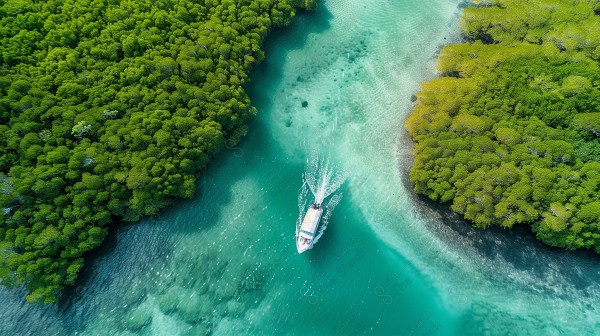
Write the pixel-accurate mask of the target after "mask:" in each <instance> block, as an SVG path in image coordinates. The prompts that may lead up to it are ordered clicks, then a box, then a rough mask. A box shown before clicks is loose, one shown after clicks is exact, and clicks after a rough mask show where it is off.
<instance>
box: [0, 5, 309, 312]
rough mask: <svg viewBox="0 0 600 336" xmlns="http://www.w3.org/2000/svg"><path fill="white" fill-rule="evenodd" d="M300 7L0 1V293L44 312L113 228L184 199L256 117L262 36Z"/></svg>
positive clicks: (190, 194) (289, 18)
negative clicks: (250, 92)
mask: <svg viewBox="0 0 600 336" xmlns="http://www.w3.org/2000/svg"><path fill="white" fill-rule="evenodd" d="M313 1H314V0H197V1H189V0H172V1H151V0H135V1H133V0H129V1H125V0H124V1H120V0H93V1H83V0H48V1H38V0H6V1H1V2H0V4H1V7H0V41H1V42H0V211H1V212H0V253H2V257H1V258H0V277H1V278H2V280H3V283H4V284H8V285H14V284H19V283H25V284H26V286H27V288H28V289H29V290H30V291H31V292H30V294H29V295H28V297H27V299H28V300H29V301H30V302H40V301H43V302H52V301H53V300H55V298H56V295H57V292H58V290H60V289H61V288H62V287H63V286H64V285H66V284H72V283H73V281H74V280H75V278H76V276H77V273H78V271H79V270H80V269H81V267H82V265H83V259H82V255H83V254H84V253H85V252H86V251H90V250H91V249H93V248H94V247H96V246H98V245H99V244H100V242H102V240H103V239H104V237H105V236H106V232H107V228H106V225H107V224H108V223H110V222H111V221H112V220H113V219H114V218H124V219H125V220H136V219H138V218H140V216H143V215H150V214H155V213H156V212H157V211H158V209H160V208H162V207H164V206H165V205H166V204H167V203H168V202H169V200H170V199H172V198H174V197H191V196H192V195H193V194H194V188H195V174H196V173H197V171H198V170H199V169H201V168H202V167H204V166H205V165H206V164H207V162H208V160H209V158H210V157H211V156H212V155H214V154H215V153H217V152H218V151H219V150H220V149H221V148H223V147H224V146H226V145H227V144H229V145H231V144H234V143H236V142H237V141H238V140H239V139H240V137H241V136H243V135H244V134H245V133H246V130H247V123H248V122H249V121H250V120H251V119H252V118H254V116H255V114H256V110H255V109H254V108H253V107H252V106H251V105H250V102H249V99H248V97H247V95H246V93H245V92H244V89H243V86H244V85H245V84H246V83H247V82H248V74H249V72H250V70H251V69H252V67H253V65H255V64H256V62H257V61H260V60H261V59H262V58H263V57H264V56H263V52H262V51H261V49H260V46H261V42H262V40H263V38H264V37H265V36H266V35H267V33H268V32H269V31H270V29H272V27H276V26H283V25H286V24H288V23H290V21H291V20H292V18H293V17H294V14H295V9H294V8H297V7H305V8H308V7H312V6H314V2H313Z"/></svg>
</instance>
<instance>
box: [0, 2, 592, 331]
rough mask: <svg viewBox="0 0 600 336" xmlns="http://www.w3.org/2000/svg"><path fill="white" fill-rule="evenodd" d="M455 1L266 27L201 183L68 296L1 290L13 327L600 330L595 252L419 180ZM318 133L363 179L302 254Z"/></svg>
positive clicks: (330, 14)
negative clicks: (232, 138)
mask: <svg viewBox="0 0 600 336" xmlns="http://www.w3.org/2000/svg"><path fill="white" fill-rule="evenodd" d="M459 15H460V8H459V1H456V0H432V1H428V2H423V1H416V0H405V1H398V0H396V1H393V0H381V1H374V2H373V1H371V2H367V1H364V0H347V1H340V0H331V1H324V2H323V3H322V5H321V6H320V7H319V9H318V10H316V11H315V12H313V13H307V14H302V15H300V16H299V17H298V19H297V20H296V21H295V23H294V25H293V26H292V27H289V28H286V29H283V30H280V31H277V32H275V33H273V34H272V35H270V36H269V38H268V41H267V43H266V52H267V59H266V61H265V62H264V63H263V64H262V65H261V66H260V67H259V68H257V69H256V71H255V72H254V74H253V79H252V84H251V88H250V89H249V92H250V94H251V97H252V99H253V101H254V103H255V105H256V106H257V107H258V110H259V115H258V118H257V119H256V120H255V122H254V123H253V125H252V127H251V132H250V134H249V136H248V137H247V138H246V139H244V141H243V143H242V144H241V145H240V147H239V148H232V149H229V150H227V151H226V152H224V153H223V154H222V155H220V156H219V157H218V158H217V159H216V160H215V161H214V162H213V163H212V164H211V166H210V167H209V169H208V171H207V172H205V173H204V174H203V175H202V179H201V181H199V183H198V184H199V192H198V195H197V197H196V198H195V199H193V200H190V201H178V202H177V204H174V205H173V206H172V207H170V208H169V209H168V210H167V211H165V212H163V213H161V215H160V216H155V217H152V218H147V219H145V220H142V221H140V222H139V223H135V224H132V225H122V226H121V227H119V228H116V229H115V230H113V232H112V234H111V236H110V238H109V239H108V240H107V242H106V244H105V245H103V246H102V247H101V248H100V249H99V251H98V253H97V254H96V255H95V256H94V258H89V260H90V262H88V264H87V265H86V268H85V270H84V271H83V274H82V276H81V278H80V280H79V281H78V284H77V286H75V287H74V288H72V289H71V290H69V291H67V292H66V293H65V295H63V297H62V298H61V300H60V302H58V303H57V304H54V305H51V306H29V305H26V304H24V303H23V302H22V301H23V295H24V293H23V291H19V290H13V291H7V290H4V289H2V290H1V291H0V300H1V302H3V303H4V309H2V310H0V334H2V335H5V334H6V335H13V334H19V335H21V334H34V335H40V334H44V335H45V334H48V335H54V334H83V335H107V334H110V335H113V334H118V335H129V334H142V335H158V334H164V335H177V334H191V335H202V334H209V333H212V334H214V335H275V334H277V335H280V334H281V335H288V334H289V335H299V334H307V335H315V334H323V335H338V334H339V335H360V334H366V335H451V334H457V335H465V334H475V335H478V334H482V333H484V332H487V333H488V334H506V333H514V334H543V335H552V334H556V335H559V334H594V327H596V326H597V325H596V321H598V305H599V302H600V300H598V296H599V295H598V293H599V291H598V288H599V286H598V283H597V281H596V278H598V275H599V272H600V268H599V267H598V266H597V258H596V257H595V256H588V255H584V254H581V253H568V252H561V251H555V250H551V249H549V248H545V247H543V246H540V245H539V244H537V243H535V241H533V240H532V238H531V237H530V236H529V235H528V234H527V233H526V232H503V231H499V230H490V231H486V232H479V231H476V230H473V229H471V228H470V227H469V226H468V225H466V224H465V223H463V222H461V221H460V220H457V219H456V218H455V217H454V216H452V215H451V214H449V213H448V212H447V211H446V210H444V209H436V208H435V207H433V206H431V205H428V204H425V203H424V202H423V201H422V200H420V199H418V198H416V197H415V196H414V195H413V194H412V192H411V191H410V187H409V186H408V185H407V183H406V169H408V168H409V166H410V160H411V158H410V148H411V144H410V142H409V141H408V139H407V137H406V134H405V132H404V130H403V121H404V120H405V118H406V117H407V115H408V114H409V113H410V109H411V106H412V103H411V96H412V95H413V94H415V93H416V92H417V91H418V83H419V82H421V81H424V80H427V79H430V78H433V76H435V71H434V64H435V57H436V52H437V51H438V49H439V47H440V45H442V44H444V43H446V42H448V41H451V40H453V39H455V38H456V37H457V34H458V33H457V31H456V21H457V19H458V16H459ZM304 102H306V103H304ZM303 103H304V104H303ZM303 105H306V106H303ZM315 149H319V150H320V151H321V153H322V154H326V155H328V156H329V158H330V160H331V161H332V162H333V163H335V164H336V165H337V167H338V168H339V169H340V170H343V171H345V172H347V173H349V177H348V180H347V181H346V183H345V184H344V185H343V186H342V187H341V188H340V192H342V193H343V194H344V197H343V198H342V200H341V202H340V204H339V205H338V206H337V208H336V209H335V212H334V213H333V215H332V217H331V219H330V225H329V226H328V228H327V230H326V231H325V234H324V236H323V237H322V238H321V240H320V241H319V242H318V244H317V245H316V246H315V247H314V248H313V249H312V250H310V251H308V252H306V253H304V254H301V255H298V254H297V253H296V248H295V245H294V239H293V235H294V229H295V223H296V220H297V218H298V215H299V210H298V193H299V190H300V187H301V185H302V173H303V171H304V167H305V162H306V160H307V158H308V157H309V156H310V153H311V152H312V151H314V150H315ZM598 327H600V326H598Z"/></svg>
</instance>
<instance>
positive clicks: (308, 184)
mask: <svg viewBox="0 0 600 336" xmlns="http://www.w3.org/2000/svg"><path fill="white" fill-rule="evenodd" d="M346 178H348V174H347V173H345V172H340V171H336V170H335V167H334V166H332V165H331V164H330V162H329V159H325V158H321V157H319V154H318V153H314V154H313V155H312V156H311V158H310V159H308V160H307V162H306V169H305V171H304V174H303V175H302V180H303V183H302V187H300V193H299V194H298V219H297V220H296V235H298V233H299V230H300V226H301V225H302V219H303V218H304V214H305V213H306V211H307V210H308V208H309V207H310V206H311V205H312V204H320V205H322V208H323V215H322V217H321V222H320V225H319V228H318V229H317V232H316V234H315V238H314V240H313V244H316V243H317V241H318V240H319V239H320V238H321V236H323V233H324V232H325V229H327V225H328V224H329V218H330V217H331V214H332V213H333V210H334V209H335V207H336V206H337V205H338V203H339V202H340V200H341V199H342V196H343V194H342V193H341V192H337V190H338V189H339V188H340V186H341V185H342V184H344V182H345V181H346ZM330 196H331V197H330Z"/></svg>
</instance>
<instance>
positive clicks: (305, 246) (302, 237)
mask: <svg viewBox="0 0 600 336" xmlns="http://www.w3.org/2000/svg"><path fill="white" fill-rule="evenodd" d="M322 214H323V208H322V207H321V206H319V205H315V204H313V205H311V206H310V208H308V210H307V211H306V214H305V215H304V219H303V220H302V225H301V226H300V229H299V230H298V232H297V234H296V249H297V250H298V253H302V252H305V251H306V250H309V249H311V248H312V247H313V244H314V238H315V236H316V233H317V230H318V228H319V224H320V221H321V215H322Z"/></svg>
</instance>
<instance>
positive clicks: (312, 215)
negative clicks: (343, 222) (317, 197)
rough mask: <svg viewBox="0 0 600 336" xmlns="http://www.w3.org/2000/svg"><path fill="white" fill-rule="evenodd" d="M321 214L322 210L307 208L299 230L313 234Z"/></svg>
mask: <svg viewBox="0 0 600 336" xmlns="http://www.w3.org/2000/svg"><path fill="white" fill-rule="evenodd" d="M322 213H323V209H314V208H309V209H308V211H306V215H305V216H304V220H303V221H302V226H300V230H302V231H306V232H310V233H312V234H314V233H315V231H316V230H317V226H318V225H319V220H320V219H321V214H322Z"/></svg>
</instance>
